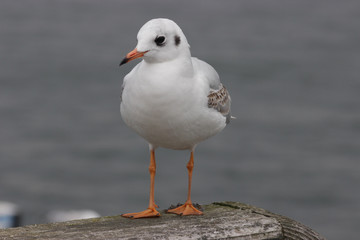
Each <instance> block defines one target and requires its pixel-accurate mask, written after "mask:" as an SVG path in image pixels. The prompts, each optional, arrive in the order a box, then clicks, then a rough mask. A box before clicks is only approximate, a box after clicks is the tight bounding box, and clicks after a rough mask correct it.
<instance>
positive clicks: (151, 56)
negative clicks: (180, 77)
mask: <svg viewBox="0 0 360 240" xmlns="http://www.w3.org/2000/svg"><path fill="white" fill-rule="evenodd" d="M137 40H138V42H137V45H136V48H135V49H134V50H132V51H131V52H129V53H128V54H127V55H126V57H125V58H124V59H123V60H122V62H121V63H120V66H121V65H123V64H125V63H127V62H129V61H131V60H134V59H136V58H140V57H142V58H143V59H144V60H145V61H146V62H148V63H160V62H166V61H171V60H174V59H176V58H179V57H190V50H189V48H190V46H189V44H188V42H187V40H186V37H185V35H184V33H183V32H182V30H181V28H180V27H179V26H178V25H177V24H176V23H175V22H174V21H172V20H170V19H166V18H157V19H152V20H150V21H148V22H147V23H145V24H144V26H142V27H141V28H140V30H139V32H138V35H137Z"/></svg>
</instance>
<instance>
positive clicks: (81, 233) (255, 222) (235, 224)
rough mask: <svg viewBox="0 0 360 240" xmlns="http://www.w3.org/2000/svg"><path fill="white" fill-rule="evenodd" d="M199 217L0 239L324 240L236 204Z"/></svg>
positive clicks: (77, 224) (117, 221)
mask: <svg viewBox="0 0 360 240" xmlns="http://www.w3.org/2000/svg"><path fill="white" fill-rule="evenodd" d="M202 207H203V209H204V215H203V216H184V217H180V216H177V215H173V214H167V213H165V212H164V211H160V213H161V217H160V218H148V219H136V220H132V219H127V218H123V217H121V216H112V217H101V218H93V219H85V220H76V221H69V222H62V223H50V224H39V225H29V226H25V227H18V228H9V229H3V230H0V239H4V240H5V239H6V240H8V239H13V240H17V239H18V240H35V239H36V240H45V239H46V240H49V239H51V240H64V239H70V240H72V239H74V240H75V239H76V240H82V239H83V240H89V239H91V240H104V239H107V240H112V239H114V240H115V239H253V240H257V239H290V240H291V239H293V240H295V239H296V240H305V239H306V240H308V239H313V240H315V239H316V240H318V239H325V238H323V237H321V236H320V235H319V234H318V233H316V232H314V231H313V230H312V229H310V228H308V227H306V226H304V225H302V224H301V223H298V222H296V221H294V220H291V219H289V218H287V217H283V216H280V215H278V214H274V213H271V212H268V211H266V210H264V209H261V208H257V207H253V206H250V205H246V204H243V203H239V202H216V203H213V204H210V205H205V206H202Z"/></svg>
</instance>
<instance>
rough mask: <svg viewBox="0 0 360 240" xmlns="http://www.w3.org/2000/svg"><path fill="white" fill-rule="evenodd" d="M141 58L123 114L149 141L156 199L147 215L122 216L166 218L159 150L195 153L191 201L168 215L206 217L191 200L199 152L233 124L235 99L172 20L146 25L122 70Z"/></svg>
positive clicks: (126, 89)
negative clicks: (158, 179)
mask: <svg viewBox="0 0 360 240" xmlns="http://www.w3.org/2000/svg"><path fill="white" fill-rule="evenodd" d="M137 58H142V61H141V62H140V63H138V64H137V65H136V66H135V67H134V68H133V69H132V70H131V71H130V73H128V74H127V75H126V76H125V78H124V82H123V85H122V91H121V95H120V96H121V104H120V112H121V116H122V119H123V121H124V122H125V124H126V125H127V126H128V127H130V128H131V129H133V130H134V131H135V132H136V133H137V134H139V135H140V136H141V137H143V138H144V139H145V140H146V141H147V142H148V143H149V150H150V166H149V172H150V200H149V206H148V208H147V209H146V210H145V211H141V212H136V213H127V214H122V216H123V217H127V218H133V219H135V218H146V217H158V216H160V213H159V212H158V211H157V210H156V208H158V206H157V205H156V204H155V200H154V185H155V173H156V162H155V150H156V149H157V148H159V147H161V148H168V149H174V150H189V151H190V160H189V161H188V163H187V165H186V167H187V169H188V194H187V200H186V202H185V204H184V205H181V206H179V207H177V208H174V209H171V210H168V211H167V212H168V213H174V214H178V215H181V216H186V215H202V214H203V213H202V211H200V210H198V209H197V208H196V207H194V205H193V203H192V201H191V179H192V173H193V167H194V150H195V147H196V145H197V144H198V143H200V142H202V141H204V140H205V139H207V138H209V137H211V136H214V135H215V134H217V133H219V132H220V131H222V130H223V129H224V128H225V126H226V125H227V124H228V123H229V122H230V119H231V118H232V117H231V112H230V105H231V99H230V95H229V93H228V91H227V90H226V88H225V87H224V86H223V85H222V84H221V82H220V78H219V75H218V74H217V72H216V71H215V69H214V68H213V67H212V66H210V65H209V64H207V63H206V62H204V61H202V60H200V59H198V58H195V57H191V53H190V45H189V44H188V41H187V39H186V37H185V35H184V33H183V31H182V30H181V28H180V27H179V26H178V25H177V24H176V23H175V22H174V21H172V20H170V19H165V18H157V19H152V20H150V21H148V22H147V23H145V24H144V25H143V26H142V27H141V29H140V30H139V32H138V34H137V45H136V47H135V49H134V50H132V51H131V52H129V53H128V54H127V55H126V57H125V58H124V59H123V60H122V61H121V63H120V66H121V65H123V64H125V63H127V62H129V61H132V60H134V59H137Z"/></svg>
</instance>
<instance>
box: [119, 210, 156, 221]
mask: <svg viewBox="0 0 360 240" xmlns="http://www.w3.org/2000/svg"><path fill="white" fill-rule="evenodd" d="M121 216H122V217H126V218H131V219H137V218H150V217H160V213H159V212H158V211H157V210H156V209H155V208H148V209H146V210H145V211H142V212H136V213H125V214H122V215H121Z"/></svg>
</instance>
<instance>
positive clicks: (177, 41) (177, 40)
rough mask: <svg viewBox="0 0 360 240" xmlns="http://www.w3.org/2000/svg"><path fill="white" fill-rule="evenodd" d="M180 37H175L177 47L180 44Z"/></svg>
mask: <svg viewBox="0 0 360 240" xmlns="http://www.w3.org/2000/svg"><path fill="white" fill-rule="evenodd" d="M180 41H181V40H180V36H178V35H175V45H176V46H178V45H179V44H180Z"/></svg>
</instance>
